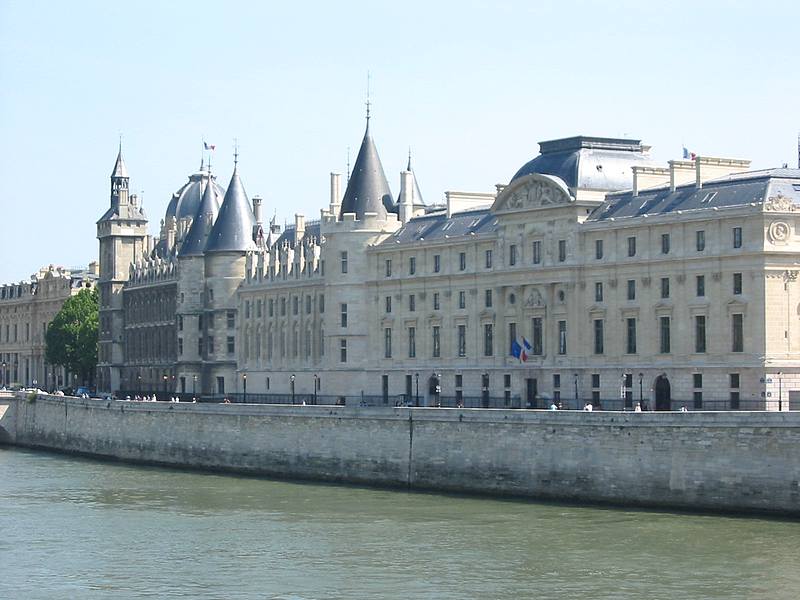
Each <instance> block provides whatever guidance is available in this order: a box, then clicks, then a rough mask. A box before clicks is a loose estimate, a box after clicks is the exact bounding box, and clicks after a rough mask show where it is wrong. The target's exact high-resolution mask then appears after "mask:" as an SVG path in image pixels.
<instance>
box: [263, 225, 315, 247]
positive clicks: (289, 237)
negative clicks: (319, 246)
mask: <svg viewBox="0 0 800 600" xmlns="http://www.w3.org/2000/svg"><path fill="white" fill-rule="evenodd" d="M309 236H313V237H315V238H317V243H319V242H320V235H319V221H312V222H310V223H306V233H305V237H309ZM284 242H288V243H289V246H290V247H292V248H294V245H295V243H296V242H297V230H296V229H295V226H294V225H289V226H287V227H286V229H284V230H283V233H281V235H280V237H279V238H278V239H277V240H275V242H274V243H273V245H274V246H276V247H278V248H280V247H281V246H282V245H283V243H284Z"/></svg>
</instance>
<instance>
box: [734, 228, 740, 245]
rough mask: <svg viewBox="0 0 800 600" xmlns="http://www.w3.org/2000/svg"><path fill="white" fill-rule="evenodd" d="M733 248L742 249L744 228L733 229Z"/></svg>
mask: <svg viewBox="0 0 800 600" xmlns="http://www.w3.org/2000/svg"><path fill="white" fill-rule="evenodd" d="M733 247H734V248H741V247H742V228H741V227H734V228H733Z"/></svg>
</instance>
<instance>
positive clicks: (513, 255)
mask: <svg viewBox="0 0 800 600" xmlns="http://www.w3.org/2000/svg"><path fill="white" fill-rule="evenodd" d="M508 264H509V266H511V267H513V266H514V265H516V264H517V246H516V244H511V245H510V246H509V247H508Z"/></svg>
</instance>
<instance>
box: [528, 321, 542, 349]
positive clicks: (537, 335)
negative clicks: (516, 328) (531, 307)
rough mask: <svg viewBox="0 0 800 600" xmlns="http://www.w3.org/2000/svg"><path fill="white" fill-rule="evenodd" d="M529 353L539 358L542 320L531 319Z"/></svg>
mask: <svg viewBox="0 0 800 600" xmlns="http://www.w3.org/2000/svg"><path fill="white" fill-rule="evenodd" d="M531 337H532V338H533V339H532V340H531V346H532V348H531V352H532V353H533V354H535V355H537V356H541V354H542V347H543V340H542V318H541V317H533V319H531Z"/></svg>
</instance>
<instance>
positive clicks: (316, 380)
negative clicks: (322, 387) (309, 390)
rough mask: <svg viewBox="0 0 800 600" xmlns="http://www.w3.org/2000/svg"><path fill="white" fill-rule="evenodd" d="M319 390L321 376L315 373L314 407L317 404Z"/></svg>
mask: <svg viewBox="0 0 800 600" xmlns="http://www.w3.org/2000/svg"><path fill="white" fill-rule="evenodd" d="M318 389H319V375H317V374H316V373H314V405H315V406H316V404H317V390H318Z"/></svg>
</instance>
